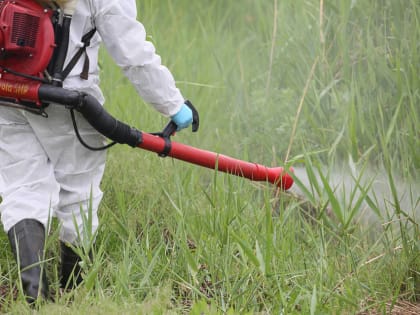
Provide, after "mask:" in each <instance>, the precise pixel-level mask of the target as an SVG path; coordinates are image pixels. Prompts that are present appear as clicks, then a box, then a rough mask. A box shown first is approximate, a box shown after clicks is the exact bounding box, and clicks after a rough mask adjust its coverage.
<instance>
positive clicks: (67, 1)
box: [36, 0, 79, 15]
mask: <svg viewBox="0 0 420 315" xmlns="http://www.w3.org/2000/svg"><path fill="white" fill-rule="evenodd" d="M36 1H37V2H38V3H40V4H41V5H47V6H51V7H54V3H56V4H58V5H59V6H60V8H62V9H63V12H64V14H66V15H73V13H74V11H75V10H76V5H77V3H78V2H79V0H55V1H53V0H36Z"/></svg>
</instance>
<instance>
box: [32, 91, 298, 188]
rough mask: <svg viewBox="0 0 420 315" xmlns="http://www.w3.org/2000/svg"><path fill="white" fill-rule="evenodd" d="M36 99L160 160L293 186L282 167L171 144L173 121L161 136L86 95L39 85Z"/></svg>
mask: <svg viewBox="0 0 420 315" xmlns="http://www.w3.org/2000/svg"><path fill="white" fill-rule="evenodd" d="M38 98H39V100H40V101H41V102H52V103H55V104H61V105H65V106H66V107H68V108H69V107H70V108H72V109H75V110H77V111H79V112H80V113H81V114H82V115H83V116H84V117H85V119H86V120H87V121H88V122H89V123H90V124H91V125H92V126H93V127H94V128H95V129H96V130H97V131H98V132H100V133H101V134H103V135H104V136H106V137H108V138H109V139H111V140H113V141H115V142H117V143H122V144H128V145H130V146H132V147H138V148H141V149H145V150H148V151H152V152H156V153H158V154H159V156H162V157H165V156H170V157H173V158H175V159H178V160H182V161H185V162H189V163H192V164H196V165H200V166H203V167H207V168H210V169H215V170H219V171H221V172H225V173H229V174H232V175H236V176H240V177H245V178H248V179H250V180H253V181H267V182H269V183H272V184H275V185H277V186H278V187H279V188H281V189H283V190H287V189H289V188H290V187H291V186H292V185H293V178H292V177H291V176H290V174H288V173H287V172H286V171H285V170H284V168H282V167H273V168H270V167H266V166H264V165H260V164H257V163H250V162H245V161H242V160H238V159H234V158H232V157H229V156H226V155H222V154H218V153H214V152H211V151H206V150H202V149H198V148H195V147H192V146H188V145H185V144H181V143H177V142H173V141H171V140H170V136H171V135H172V134H173V133H174V132H175V131H176V129H177V126H176V124H175V123H174V122H173V121H170V122H169V123H168V124H167V126H166V127H165V128H164V130H163V131H162V132H159V133H145V132H141V131H139V130H137V129H135V128H132V127H130V126H128V125H126V124H125V123H123V122H120V121H119V120H117V119H115V118H114V117H112V116H111V115H110V114H109V113H108V112H107V111H106V110H105V108H104V107H103V106H102V105H101V104H100V103H99V102H98V101H97V100H96V99H95V98H94V97H93V96H91V95H89V94H85V93H82V92H78V91H71V90H67V89H63V88H60V87H56V86H52V85H49V84H41V86H40V87H39V89H38ZM186 104H187V105H188V106H189V107H190V108H191V110H192V112H193V123H192V131H193V132H195V131H197V130H198V125H199V118H198V112H197V111H196V109H195V108H194V106H193V105H192V104H191V103H190V102H188V101H187V102H186ZM291 171H293V170H291Z"/></svg>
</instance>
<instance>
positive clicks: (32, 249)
mask: <svg viewBox="0 0 420 315" xmlns="http://www.w3.org/2000/svg"><path fill="white" fill-rule="evenodd" d="M7 234H8V236H9V241H10V245H11V247H12V252H13V254H14V255H15V259H16V261H17V263H18V266H19V269H20V276H21V280H22V287H23V292H24V294H25V296H26V300H27V301H28V303H31V304H32V303H33V302H35V301H36V299H37V298H38V297H40V298H43V299H47V297H48V281H47V275H46V270H45V268H44V266H43V262H42V259H43V253H44V243H45V228H44V226H43V225H42V223H40V222H39V221H37V220H34V219H24V220H22V221H19V222H18V223H17V224H16V225H14V226H13V227H12V228H11V229H10V230H9V232H8V233H7Z"/></svg>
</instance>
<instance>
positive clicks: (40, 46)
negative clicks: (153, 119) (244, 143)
mask: <svg viewBox="0 0 420 315" xmlns="http://www.w3.org/2000/svg"><path fill="white" fill-rule="evenodd" d="M40 2H41V1H40ZM45 2H48V1H45ZM50 2H51V5H50V6H43V5H40V4H39V3H38V2H36V1H34V0H13V1H12V0H3V1H0V104H1V105H6V106H11V107H16V108H20V109H25V110H28V111H31V112H34V113H37V114H41V115H44V116H47V115H46V113H45V111H44V108H45V107H46V106H48V105H49V104H51V105H62V106H66V107H67V108H69V109H70V111H71V113H72V114H73V110H76V111H78V112H80V113H81V114H82V115H83V116H84V117H85V119H86V120H87V121H88V122H89V123H90V124H91V125H92V126H93V127H94V128H95V129H96V130H97V131H98V132H100V133H101V134H103V135H104V136H106V137H108V138H109V139H111V140H113V141H114V143H120V144H128V145H130V146H132V147H138V148H141V149H145V150H148V151H152V152H156V153H158V154H159V156H162V157H164V156H170V157H173V158H175V159H179V160H183V161H186V162H189V163H193V164H196V165H200V166H203V167H207V168H210V169H217V170H219V171H221V172H226V173H229V174H233V175H237V176H241V177H245V178H248V179H250V180H253V181H267V182H270V183H272V184H275V185H277V186H278V187H279V188H281V189H283V190H287V189H289V188H290V187H291V186H292V184H293V179H292V177H291V176H290V175H289V174H287V173H286V172H285V170H284V169H283V168H282V167H274V168H269V167H266V166H263V165H260V164H256V163H250V162H245V161H241V160H238V159H234V158H231V157H228V156H225V155H221V154H217V153H214V152H210V151H205V150H201V149H198V148H195V147H191V146H187V145H184V144H181V143H177V142H172V141H171V140H170V136H171V135H172V134H173V133H174V132H175V131H176V129H177V126H176V125H175V124H174V123H173V122H172V121H170V122H169V123H168V125H167V126H166V127H165V128H164V130H163V131H162V132H159V133H145V132H141V131H139V130H137V129H135V128H132V127H130V126H128V125H126V124H125V123H123V122H120V121H118V120H117V119H115V118H114V117H112V116H111V115H110V114H109V113H108V112H107V111H106V110H105V109H104V108H103V107H102V105H101V104H100V103H99V102H98V101H97V100H96V99H95V98H94V97H92V96H91V95H88V94H86V93H82V92H78V91H73V90H67V89H64V88H62V82H63V80H64V79H65V78H66V76H67V75H68V73H69V72H70V71H71V69H72V68H73V66H74V64H75V63H76V62H77V61H78V60H79V58H80V57H81V56H82V55H83V53H84V48H85V47H86V46H88V45H89V40H90V38H91V37H92V36H93V34H94V32H95V30H94V29H93V30H92V31H91V32H89V33H87V34H86V35H85V36H84V38H83V39H82V42H83V43H84V44H85V47H82V48H80V50H79V51H78V52H77V53H76V55H75V56H73V58H72V59H71V61H70V62H69V64H68V65H66V67H64V60H65V57H66V55H67V45H68V36H69V28H70V22H71V16H72V14H73V12H74V8H75V3H77V0H76V1H73V0H69V1H61V2H62V8H59V7H57V6H55V7H54V3H55V2H54V1H50ZM61 9H62V10H63V12H64V14H63V15H60V14H59V12H60V10H61ZM81 76H82V77H83V74H81ZM187 104H188V106H190V108H191V109H192V110H193V113H194V115H193V116H194V119H193V126H192V128H193V131H197V130H198V126H199V117H198V112H197V111H196V110H195V108H194V107H193V106H192V104H191V103H189V102H187ZM73 121H74V120H73ZM75 130H76V134H77V135H78V132H77V126H76V125H75ZM78 137H79V140H81V142H82V143H83V140H82V139H81V138H80V136H79V135H78ZM91 149H101V148H91Z"/></svg>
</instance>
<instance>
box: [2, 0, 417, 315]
mask: <svg viewBox="0 0 420 315" xmlns="http://www.w3.org/2000/svg"><path fill="white" fill-rule="evenodd" d="M137 2H138V13H139V19H140V20H141V21H142V22H143V23H144V25H145V26H146V29H147V31H148V34H149V40H150V41H152V42H153V43H154V44H155V46H156V48H157V51H158V53H159V54H160V55H161V57H162V60H163V62H164V64H165V65H167V66H168V68H169V69H170V70H171V71H172V73H173V74H174V77H175V78H176V80H177V84H178V87H179V88H180V89H181V90H182V93H183V94H184V96H185V97H186V98H188V99H190V100H191V101H192V102H193V103H194V104H195V105H196V107H197V108H198V110H199V112H200V118H201V128H200V131H199V132H198V133H197V134H192V133H191V132H189V131H182V132H180V133H178V134H177V135H176V137H175V139H174V140H176V141H179V142H183V143H186V144H189V145H193V146H197V147H200V148H203V149H207V150H211V151H216V152H221V153H224V154H227V155H230V156H233V157H237V158H240V159H243V160H247V161H255V162H258V163H261V164H265V165H268V166H277V165H286V166H289V165H292V166H294V167H295V168H297V169H301V168H303V169H304V177H305V180H304V179H303V178H299V177H297V178H296V188H297V190H296V191H297V192H298V193H299V195H298V196H296V195H294V194H290V193H289V194H285V193H279V192H276V191H274V189H273V187H271V186H270V185H265V184H256V183H252V182H249V181H247V180H244V179H241V178H236V177H232V176H229V175H225V174H221V173H215V172H213V171H211V170H207V169H202V168H199V167H197V166H194V165H189V164H186V163H183V162H180V161H176V160H171V159H169V158H166V159H161V158H158V157H157V156H156V155H155V154H154V153H150V152H146V151H142V150H136V149H131V148H127V147H123V146H118V147H114V148H113V149H111V150H110V151H109V154H108V168H107V171H106V174H105V177H104V181H103V190H104V192H105V197H104V201H103V203H102V206H101V212H100V213H101V226H100V229H99V231H98V235H97V241H96V249H95V259H94V260H93V261H91V262H90V263H89V264H87V265H86V281H85V284H84V285H83V286H82V287H81V288H79V289H78V290H76V291H75V292H73V293H69V294H65V295H64V296H59V295H58V294H57V295H56V299H57V301H56V303H49V304H47V305H44V306H42V307H41V308H40V309H39V313H45V314H47V313H60V314H86V313H87V312H89V313H91V314H93V313H95V314H96V313H97V314H116V313H120V314H139V313H145V314H150V313H181V312H190V313H192V314H201V313H204V314H219V313H229V314H246V313H250V314H255V313H257V314H258V313H260V314H295V313H296V314H300V313H302V314H354V313H360V314H363V313H364V312H369V311H370V312H372V313H374V312H375V311H378V312H383V313H385V312H390V310H391V309H394V310H396V309H398V307H401V305H405V306H413V307H414V305H415V304H416V303H418V302H419V299H420V274H419V270H420V255H419V253H420V238H419V215H418V214H419V202H420V201H419V187H418V186H417V185H416V182H418V180H419V167H420V134H419V130H420V127H419V126H420V122H419V121H420V105H419V104H420V79H419V70H420V4H419V2H418V1H415V0H378V1H357V0H341V1H327V0H325V1H323V0H319V1H318V0H309V1H277V0H261V1H255V0H238V1H225V0H213V1H204V0H199V1H187V0H177V1H170V0H168V1H155V0H142V1H137ZM101 66H102V70H103V77H102V87H103V89H104V91H105V94H106V97H107V104H106V108H107V109H108V110H109V111H110V112H111V113H112V114H113V115H115V116H116V117H118V118H119V119H121V120H123V121H125V122H127V123H129V124H131V125H134V126H136V127H138V128H139V129H141V130H144V131H149V132H150V131H159V130H160V129H162V127H163V126H164V125H165V124H166V122H167V119H166V118H164V117H161V116H159V115H158V114H157V113H156V112H155V111H154V110H153V109H151V108H150V107H148V105H146V104H144V103H143V102H142V100H141V99H140V98H139V97H138V96H137V95H136V94H135V92H134V90H133V88H132V87H131V86H130V84H129V82H128V81H127V80H126V79H125V78H124V77H123V76H122V75H121V72H120V70H119V69H118V68H117V67H116V66H115V65H114V64H113V63H112V60H111V59H110V58H109V56H108V55H107V54H106V53H105V52H103V53H102V57H101ZM337 169H338V170H340V174H339V175H343V176H346V177H347V178H348V179H349V180H350V181H351V183H352V184H351V185H347V186H346V187H344V188H343V189H340V190H339V189H337V187H336V186H335V185H333V184H332V180H333V178H334V177H335V176H336V175H337ZM296 174H298V173H296ZM378 179H381V180H382V186H383V187H386V190H385V191H386V193H385V194H384V193H383V191H380V192H377V191H374V190H373V187H374V186H375V184H376V182H377V180H378ZM402 200H404V202H402ZM367 218H369V220H368V219H367ZM372 222H374V224H373V223H372ZM54 233H55V232H54V231H53V235H51V237H50V239H49V244H48V248H49V251H50V255H51V256H52V257H53V259H52V261H51V262H50V265H51V266H50V269H51V270H50V273H51V276H50V278H51V279H52V281H57V270H58V269H57V268H58V262H57V260H58V244H57V238H56V235H54ZM0 242H1V243H2V244H3V246H2V247H1V248H2V249H1V251H2V253H1V255H0V263H1V265H0V266H1V278H0V283H1V284H3V285H7V286H9V287H10V288H13V285H14V283H15V281H16V279H17V270H16V265H15V263H14V261H13V259H12V255H11V252H10V251H9V247H8V243H7V239H6V236H5V235H3V234H2V235H1V238H0ZM13 292H14V291H13V290H10V292H9V293H8V294H6V295H5V296H4V297H2V300H1V304H2V309H1V310H2V311H4V312H10V313H22V312H29V309H28V307H27V306H26V304H25V303H24V302H23V299H22V298H21V297H20V296H19V295H18V300H17V301H16V302H14V303H12V300H13V299H12V295H13Z"/></svg>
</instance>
